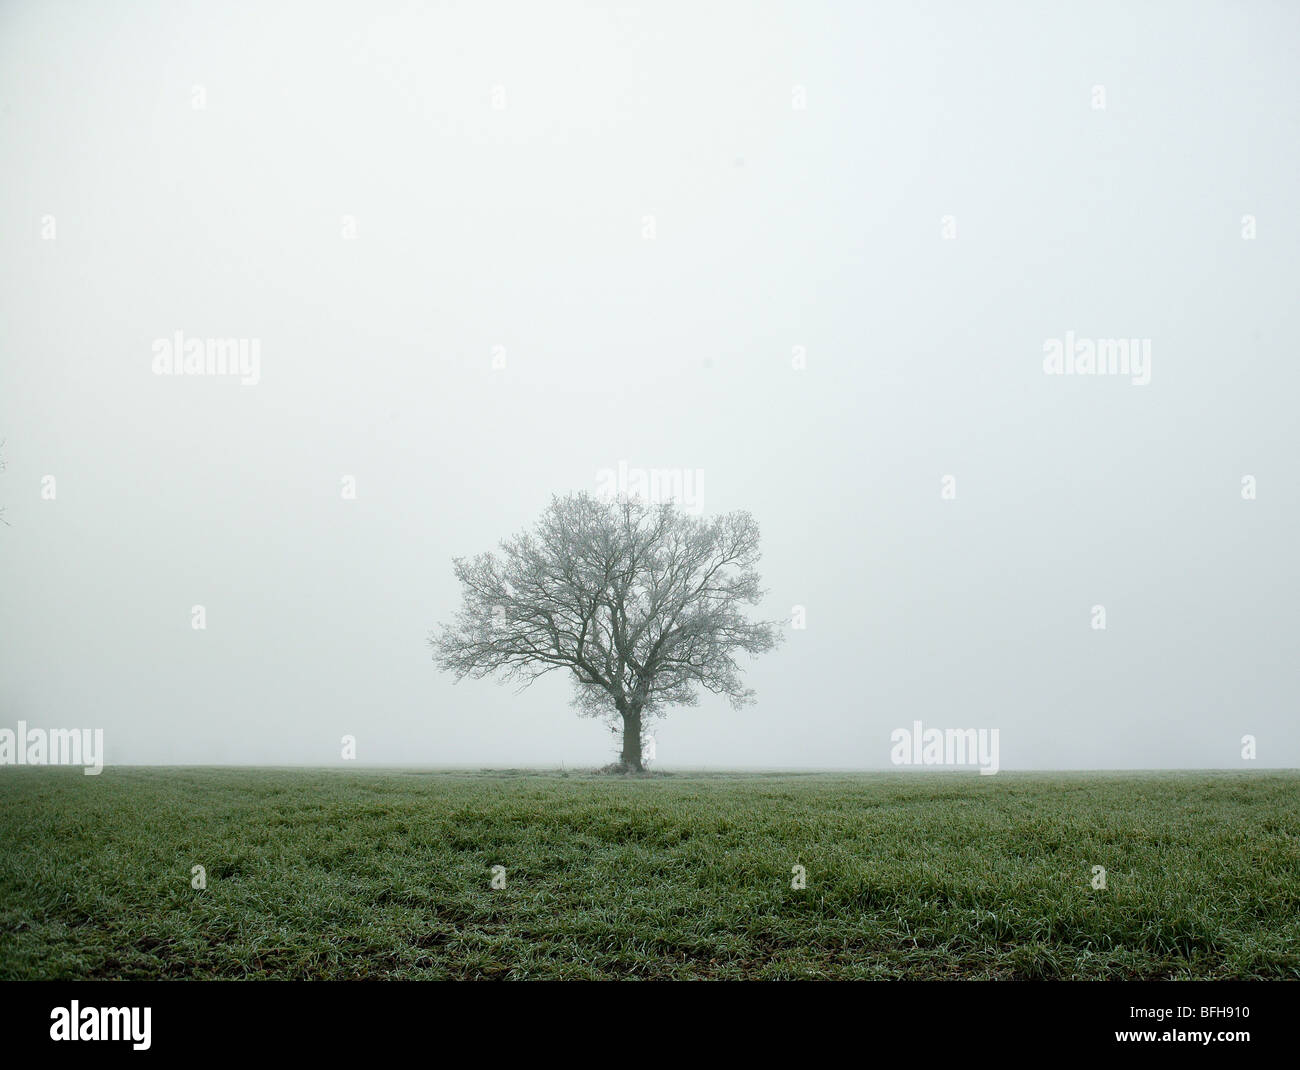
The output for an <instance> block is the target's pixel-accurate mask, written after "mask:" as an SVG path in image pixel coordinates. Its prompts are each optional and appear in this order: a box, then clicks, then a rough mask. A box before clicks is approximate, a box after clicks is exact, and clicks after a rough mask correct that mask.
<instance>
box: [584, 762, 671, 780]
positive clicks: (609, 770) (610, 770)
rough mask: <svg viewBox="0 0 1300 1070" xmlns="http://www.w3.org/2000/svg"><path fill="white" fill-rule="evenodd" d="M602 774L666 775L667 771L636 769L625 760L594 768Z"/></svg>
mask: <svg viewBox="0 0 1300 1070" xmlns="http://www.w3.org/2000/svg"><path fill="white" fill-rule="evenodd" d="M596 772H597V773H599V774H600V775H602V776H641V777H652V776H667V775H668V774H667V773H664V772H661V771H660V770H657V769H656V770H653V771H651V770H649V769H638V768H637V767H636V766H634V765H628V764H627V763H626V762H614V763H612V764H611V765H604V766H601V767H600V768H599V769H597V770H596Z"/></svg>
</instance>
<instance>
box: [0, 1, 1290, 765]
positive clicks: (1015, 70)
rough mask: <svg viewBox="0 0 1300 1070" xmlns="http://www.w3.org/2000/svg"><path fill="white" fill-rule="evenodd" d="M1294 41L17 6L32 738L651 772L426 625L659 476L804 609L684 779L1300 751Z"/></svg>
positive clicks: (779, 609)
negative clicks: (221, 345)
mask: <svg viewBox="0 0 1300 1070" xmlns="http://www.w3.org/2000/svg"><path fill="white" fill-rule="evenodd" d="M1298 54H1300V11H1297V9H1295V8H1294V7H1293V6H1291V5H1288V4H1281V3H1276V4H1274V3H1262V2H1253V3H1245V4H1228V3H1222V4H1181V3H1180V4H1174V3H1162V4H1149V5H1147V4H1144V5H1137V6H1136V9H1135V7H1134V5H1130V4H1122V3H1100V4H1097V3H1088V4H1083V3H1070V4H1066V5H1050V6H1047V7H1040V6H1038V5H1032V4H1005V5H998V4H979V5H972V4H963V3H957V2H953V3H941V4H926V5H921V4H890V5H883V4H871V5H867V4H848V3H844V4H813V5H810V4H804V3H797V2H791V3H784V4H771V3H765V4H751V3H730V4H721V3H702V4H701V3H682V4H662V3H656V4H644V5H639V6H638V5H632V4H623V5H618V4H611V5H598V4H566V3H556V2H547V3H545V4H528V3H512V4H487V3H464V4H447V5H433V4H430V5H419V4H397V3H367V4H338V3H320V2H317V3H301V4H261V3H248V4H221V5H217V4H204V5H198V4H183V5H182V4H172V3H162V2H148V3H135V4H126V3H121V4H111V5H99V6H92V5H66V4H37V3H10V4H6V5H5V6H4V7H3V9H0V100H3V101H4V104H3V107H2V108H0V189H2V190H3V195H2V197H0V439H3V441H4V444H3V447H0V458H3V460H4V461H5V463H6V469H5V471H4V472H3V474H0V505H2V506H3V507H4V509H5V513H4V517H5V520H6V521H7V523H8V526H0V592H2V593H0V636H2V637H3V638H2V640H0V727H9V728H13V727H14V726H15V725H16V723H17V722H18V721H20V720H22V721H25V722H27V723H28V724H30V725H39V726H45V727H48V728H55V727H66V728H82V727H84V728H94V729H102V730H103V733H104V737H103V738H104V752H105V760H106V761H107V763H108V764H109V766H110V770H108V771H106V775H108V773H111V766H112V765H114V764H122V763H127V764H130V763H185V764H189V763H204V764H207V763H255V764H307V765H330V766H340V767H342V766H345V765H348V764H352V765H370V764H387V763H400V764H405V765H420V766H441V765H472V766H476V767H477V766H494V767H495V766H506V765H512V766H521V765H539V766H548V767H550V766H559V765H561V764H564V765H567V766H569V767H584V766H586V767H590V766H596V765H601V764H604V763H605V762H607V761H610V760H612V758H613V756H614V753H615V750H616V744H615V741H614V739H613V737H612V736H611V735H610V734H609V732H608V731H607V730H606V729H605V728H604V727H602V725H601V724H600V723H599V722H596V721H592V720H585V719H582V718H580V717H578V716H577V714H576V713H575V712H574V710H573V709H571V708H570V706H569V700H570V688H569V685H568V684H567V683H566V682H565V681H564V680H563V679H562V678H561V677H560V676H558V675H553V676H550V677H547V678H545V679H543V680H541V681H539V682H538V683H537V684H535V685H534V686H533V687H532V688H531V689H529V690H526V691H523V692H522V693H516V691H515V690H514V689H513V688H512V687H510V686H498V685H496V684H494V683H492V682H486V681H485V682H472V681H465V682H462V683H460V684H454V682H453V679H452V678H451V677H450V676H448V675H446V674H443V673H440V672H439V671H438V670H437V669H436V668H435V666H434V665H433V662H432V660H431V656H430V650H429V647H428V644H427V636H428V634H429V632H430V631H431V630H432V629H433V628H434V627H435V626H436V625H437V624H438V623H440V622H442V621H446V620H449V619H450V618H451V617H452V615H453V613H454V612H455V610H456V609H457V607H458V605H459V592H458V590H457V586H456V583H455V581H454V578H453V576H452V570H451V560H452V558H453V556H458V555H470V554H475V553H479V552H481V551H484V550H488V549H491V548H493V547H494V546H495V545H496V543H497V542H498V540H500V539H501V538H503V537H505V536H507V535H510V534H512V533H514V532H516V531H518V530H520V529H521V528H523V527H525V526H527V525H529V524H530V523H531V522H533V521H534V520H535V519H536V518H537V517H538V516H539V515H540V513H541V512H542V510H543V509H544V508H545V506H546V504H547V503H548V501H549V500H550V496H551V495H552V494H555V493H568V492H572V491H582V490H586V491H591V492H593V493H594V492H596V491H597V489H598V487H599V484H600V482H601V480H602V479H608V470H613V471H617V470H618V468H619V466H620V464H622V465H623V466H625V469H627V470H636V471H650V470H671V471H672V472H675V473H679V474H684V475H685V476H687V477H689V478H690V479H691V480H692V484H691V489H692V492H693V493H694V494H696V495H697V497H698V501H697V502H695V503H694V504H696V505H698V506H699V507H700V508H701V509H702V511H703V512H704V513H705V514H706V515H714V514H717V513H725V512H728V511H731V510H737V509H744V510H748V511H750V512H751V513H752V514H753V515H754V516H755V517H756V518H757V520H758V522H759V524H760V525H761V527H762V532H763V544H764V557H763V560H764V566H763V575H764V581H765V584H766V586H767V587H768V589H769V593H768V595H767V597H766V601H765V604H764V606H763V612H764V613H766V614H767V615H769V616H772V617H778V618H785V617H790V616H792V615H796V610H795V607H801V611H802V612H801V613H799V614H797V616H798V617H799V618H801V619H802V621H803V622H804V623H805V624H806V626H805V627H802V628H795V627H790V628H788V629H787V634H786V639H785V642H784V643H783V644H782V645H781V646H780V647H779V648H778V649H777V650H776V651H775V652H773V653H771V654H768V655H766V656H765V657H763V658H762V659H760V660H757V661H755V662H753V663H752V664H751V665H750V667H749V670H748V673H747V680H748V683H749V684H750V685H751V686H752V687H754V688H755V689H756V691H757V695H758V699H757V702H756V704H755V705H753V706H751V707H748V708H746V709H743V710H733V709H732V708H731V707H730V706H729V705H727V703H726V702H725V701H724V700H722V699H719V698H714V697H711V696H707V695H706V696H705V697H704V699H703V700H702V701H701V703H700V705H699V706H698V707H696V708H691V709H680V710H674V711H672V712H670V713H669V715H668V716H667V718H666V719H665V720H664V721H663V722H662V723H661V724H659V725H658V726H656V729H655V737H656V751H657V755H656V761H655V763H654V764H655V765H656V766H658V767H662V768H667V769H673V768H691V767H702V766H713V767H780V768H862V769H869V768H892V766H891V761H890V735H891V732H893V731H894V730H895V729H897V728H900V727H905V728H910V727H911V726H912V725H913V723H914V722H916V721H921V722H923V723H924V724H925V725H926V726H927V727H929V726H936V727H939V728H963V729H964V728H976V729H997V730H998V731H999V733H1000V740H1001V744H1000V747H1001V754H1000V762H1001V767H1002V768H1003V769H1004V770H1015V769H1031V768H1036V769H1053V768H1063V769H1064V768H1184V767H1186V768H1193V767H1195V768H1200V767H1210V768H1248V767H1282V766H1295V765H1297V764H1300V729H1298V728H1297V717H1296V702H1295V694H1294V686H1295V681H1296V672H1295V666H1296V655H1295V647H1296V640H1297V627H1296V611H1297V604H1298V598H1300V583H1298V582H1297V571H1298V570H1297V564H1296V532H1297V522H1298V521H1300V507H1298V505H1297V476H1298V475H1300V472H1298V471H1297V467H1298V465H1300V448H1298V447H1300V421H1298V420H1297V415H1296V408H1297V390H1298V388H1300V373H1298V372H1297V361H1296V354H1295V342H1296V338H1297V336H1298V334H1300V307H1298V304H1297V301H1296V299H1295V289H1296V264H1297V254H1298V253H1300V219H1298V218H1297V214H1296V210H1295V206H1296V199H1295V192H1296V190H1297V188H1300V184H1298V179H1300V173H1298V171H1300V168H1298V164H1300V157H1298V155H1297V145H1300V65H1298V64H1297V60H1296V56H1297V55H1298ZM177 332H180V333H181V335H182V340H184V339H191V338H193V339H200V340H203V339H237V340H243V342H244V345H245V348H244V354H245V356H246V358H249V360H250V363H249V364H247V365H246V366H245V368H244V369H242V370H241V369H238V368H236V374H225V375H220V374H212V375H207V374H205V375H194V374H158V373H157V372H156V370H155V369H156V368H157V367H160V366H162V365H160V360H161V357H162V356H165V354H166V352H167V350H168V347H169V345H171V344H172V340H174V339H175V336H176V334H177ZM1112 339H1117V340H1125V341H1126V342H1130V341H1131V344H1130V345H1129V346H1128V347H1127V348H1126V349H1125V350H1124V356H1125V357H1126V358H1128V359H1129V362H1130V363H1131V365H1132V366H1131V367H1128V368H1127V374H1126V373H1125V370H1124V369H1118V368H1116V369H1114V371H1113V373H1111V371H1112V369H1109V368H1105V362H1104V360H1101V357H1100V355H1101V354H1102V353H1104V352H1109V353H1110V355H1111V356H1112V357H1113V356H1114V354H1115V353H1116V352H1118V350H1117V348H1116V347H1115V346H1113V345H1111V344H1110V341H1109V340H1112ZM1079 340H1084V341H1083V343H1080V341H1079ZM1054 347H1056V349H1057V351H1058V352H1064V353H1065V354H1066V355H1069V356H1073V355H1074V354H1076V353H1079V352H1082V351H1083V350H1084V349H1086V350H1087V351H1089V352H1095V353H1096V354H1097V356H1098V359H1099V360H1101V366H1102V367H1103V370H1104V371H1105V372H1106V373H1105V374H1101V373H1093V374H1089V373H1088V372H1087V367H1088V366H1087V364H1086V363H1085V364H1084V365H1082V366H1080V365H1078V364H1071V365H1070V370H1071V372H1072V373H1071V374H1064V370H1062V372H1061V373H1060V374H1054V373H1052V371H1051V369H1050V367H1049V365H1050V359H1049V358H1050V357H1051V354H1052V352H1053V348H1054ZM1081 347H1082V348H1081ZM1143 354H1148V355H1149V360H1145V363H1144V358H1143V356H1142V355H1143ZM254 355H255V356H256V358H257V360H256V367H255V368H254V367H253V366H252V362H251V358H252V357H253V356H254ZM1045 361H1046V362H1047V363H1045ZM1065 363H1067V362H1065V361H1063V363H1062V369H1063V368H1064V364H1065ZM246 380H249V381H246ZM251 380H255V381H251ZM602 473H604V474H603V475H602ZM949 477H951V478H949ZM1252 494H1253V497H1252V496H1251V495H1252ZM195 607H202V612H201V614H198V615H196V610H195ZM1095 607H1104V614H1105V618H1104V623H1105V627H1104V628H1100V627H1097V626H1096V625H1097V624H1098V622H1099V620H1100V618H1099V617H1098V615H1097V613H1096V609H1095ZM196 623H202V624H203V625H204V627H201V628H199V627H195V624H196ZM345 735H351V736H353V737H355V741H356V751H355V752H356V758H355V760H354V761H353V762H352V763H348V762H346V761H344V760H343V759H342V757H341V739H342V737H343V736H345ZM1247 735H1249V736H1253V737H1255V740H1256V741H1257V748H1258V749H1257V757H1256V758H1254V759H1243V758H1242V750H1243V743H1242V738H1243V736H1247Z"/></svg>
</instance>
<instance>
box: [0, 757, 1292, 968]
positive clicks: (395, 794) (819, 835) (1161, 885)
mask: <svg viewBox="0 0 1300 1070" xmlns="http://www.w3.org/2000/svg"><path fill="white" fill-rule="evenodd" d="M196 864H201V865H203V866H204V867H206V870H207V888H206V890H203V891H196V890H194V889H193V888H191V886H190V882H191V867H192V866H194V865H196ZM494 865H501V866H504V867H505V870H506V886H505V887H504V888H502V889H493V888H492V887H491V880H492V874H491V867H492V866H494ZM795 865H802V866H804V867H805V868H806V870H807V887H806V888H805V889H803V890H796V889H793V888H791V867H792V866H795ZM1093 866H1104V867H1105V868H1106V871H1107V876H1106V884H1107V887H1106V889H1105V890H1104V891H1096V890H1094V889H1093V888H1092V887H1091V880H1092V867H1093ZM144 977H163V978H172V977H193V978H212V977H223V978H266V977H277V978H375V977H403V978H613V977H641V978H1193V977H1195V978H1228V977H1233V978H1247V977H1264V978H1280V977H1286V978H1297V977H1300V774H1297V773H1290V772H1285V773H1283V772H1278V773H1152V774H1082V773H1081V774H1041V775H1040V774H1014V773H1001V774H999V775H997V776H994V777H981V776H977V775H972V774H929V775H926V774H889V773H883V774H860V775H854V774H807V775H800V774H708V773H701V774H679V775H671V776H663V777H656V778H647V779H619V778H609V777H598V776H593V775H583V774H568V775H564V774H558V773H551V774H548V773H531V772H516V771H508V772H484V773H457V772H439V773H426V772H415V771H381V770H372V771H358V772H341V771H340V772H331V771H321V770H278V769H206V768H205V769H195V768H187V769H141V768H133V769H124V768H108V769H106V770H105V771H104V772H103V774H102V775H101V776H99V777H88V776H83V775H82V774H81V772H80V770H75V769H50V768H45V769H29V768H7V769H4V770H0V978H7V979H8V978H144Z"/></svg>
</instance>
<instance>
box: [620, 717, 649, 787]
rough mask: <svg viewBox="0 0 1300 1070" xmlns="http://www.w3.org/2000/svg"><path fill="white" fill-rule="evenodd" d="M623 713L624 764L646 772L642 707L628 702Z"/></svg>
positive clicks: (622, 758) (628, 767)
mask: <svg viewBox="0 0 1300 1070" xmlns="http://www.w3.org/2000/svg"><path fill="white" fill-rule="evenodd" d="M620 712H621V713H622V714H623V754H622V756H621V759H620V760H621V761H622V763H623V766H624V767H625V768H626V769H628V770H629V771H630V770H636V771H637V772H638V773H644V772H645V766H643V765H642V764H641V707H640V706H638V705H636V704H635V703H627V704H625V705H624V707H623V709H622V710H621V711H620Z"/></svg>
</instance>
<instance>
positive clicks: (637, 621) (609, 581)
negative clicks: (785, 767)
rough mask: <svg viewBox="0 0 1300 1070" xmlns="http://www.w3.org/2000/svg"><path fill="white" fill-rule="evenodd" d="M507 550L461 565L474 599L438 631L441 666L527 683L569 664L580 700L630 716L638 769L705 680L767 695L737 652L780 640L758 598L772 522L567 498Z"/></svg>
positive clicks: (601, 712)
mask: <svg viewBox="0 0 1300 1070" xmlns="http://www.w3.org/2000/svg"><path fill="white" fill-rule="evenodd" d="M500 549H501V552H500V555H499V556H498V555H496V554H491V553H487V554H480V555H479V556H478V557H474V558H470V559H466V558H457V559H456V560H455V570H456V578H457V579H459V580H460V582H461V585H462V588H463V595H464V603H463V605H462V607H461V610H460V612H459V614H458V615H457V617H456V619H455V622H454V623H452V624H445V625H443V626H442V628H441V632H440V633H438V634H434V635H431V636H430V639H429V641H430V643H431V644H432V646H433V650H434V661H435V662H436V663H437V665H438V667H439V668H440V669H444V670H448V671H451V672H454V673H455V674H456V679H457V680H458V681H459V680H461V679H462V678H464V677H466V676H468V677H470V678H472V679H476V680H477V679H482V678H483V677H485V676H489V675H491V674H492V673H497V672H499V673H501V674H502V678H503V679H517V680H520V681H522V684H521V688H520V689H521V690H522V689H523V688H524V687H527V686H528V685H529V684H531V683H532V682H533V681H534V680H535V679H537V678H538V677H539V676H543V675H545V674H546V673H549V672H553V671H555V670H557V669H558V670H561V671H564V672H567V673H568V674H570V675H571V676H572V679H573V682H574V685H575V687H574V691H575V694H574V705H575V706H577V707H578V709H579V711H580V712H582V713H583V714H585V715H588V716H605V717H607V718H608V719H609V720H610V721H611V724H612V725H613V726H614V727H615V728H616V729H617V727H618V726H619V722H620V721H621V726H622V736H623V750H622V755H621V759H620V764H621V766H622V768H623V769H624V770H625V771H633V770H635V771H637V772H640V771H642V769H643V766H642V763H641V753H642V747H643V745H644V731H645V727H646V723H647V721H648V720H649V719H650V718H651V717H654V716H656V715H662V713H663V711H664V710H666V709H667V708H668V707H671V706H693V705H695V704H696V702H697V701H698V699H699V690H698V689H699V688H703V689H704V690H706V691H710V692H712V693H714V694H721V695H726V696H727V697H728V698H729V699H730V700H731V702H732V704H733V705H735V706H742V705H745V704H746V703H748V702H751V701H752V700H753V691H752V690H748V689H746V688H745V687H744V686H743V685H742V683H741V671H740V667H739V666H738V665H737V663H736V655H737V654H739V653H745V654H751V655H756V654H762V653H764V652H765V651H768V650H771V649H772V648H773V647H774V646H776V644H777V642H778V641H779V638H780V632H779V631H778V627H777V623H776V622H774V621H751V620H749V619H747V617H746V615H745V607H746V606H752V605H756V604H757V603H758V601H759V599H760V598H761V597H762V594H763V591H762V590H761V588H760V586H759V576H758V572H757V571H756V566H757V564H758V557H759V553H758V526H757V525H756V524H755V523H754V520H753V518H752V517H751V516H750V515H749V514H748V513H744V512H737V513H730V514H728V515H726V516H721V517H717V518H714V519H709V520H706V519H703V518H700V517H695V516H690V515H688V514H685V513H683V512H681V510H680V509H678V508H677V507H676V506H675V505H673V504H672V503H669V504H666V505H647V504H645V503H642V502H640V501H636V500H627V499H623V500H618V501H607V500H603V499H598V498H594V497H592V496H590V495H587V494H576V495H570V496H567V497H555V498H553V499H552V500H551V504H550V507H549V508H548V509H547V510H546V512H545V514H544V515H543V516H542V519H541V520H540V521H539V522H538V524H537V525H536V528H535V530H534V531H532V532H525V533H523V534H520V535H516V536H514V537H513V538H510V539H506V540H505V541H504V542H502V543H501V548H500Z"/></svg>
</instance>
